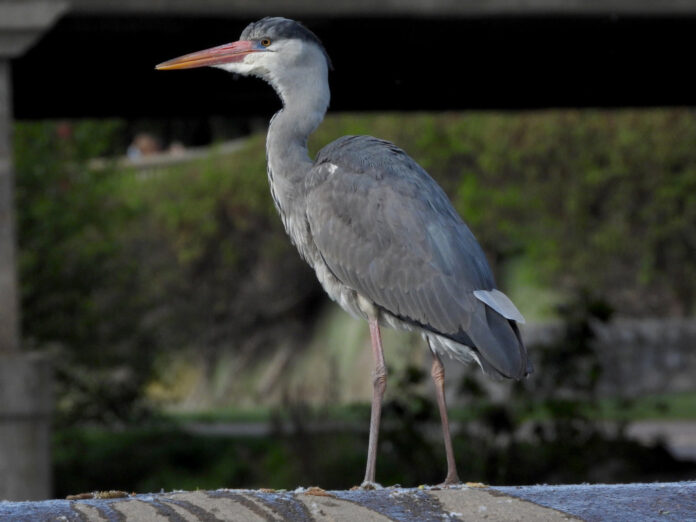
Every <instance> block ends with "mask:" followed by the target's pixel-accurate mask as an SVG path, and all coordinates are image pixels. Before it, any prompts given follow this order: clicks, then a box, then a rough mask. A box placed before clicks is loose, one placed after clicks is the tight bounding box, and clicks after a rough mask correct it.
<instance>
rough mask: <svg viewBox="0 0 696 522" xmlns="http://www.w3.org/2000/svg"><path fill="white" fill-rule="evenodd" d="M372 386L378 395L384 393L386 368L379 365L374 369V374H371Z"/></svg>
mask: <svg viewBox="0 0 696 522" xmlns="http://www.w3.org/2000/svg"><path fill="white" fill-rule="evenodd" d="M372 385H373V387H374V388H375V389H376V390H379V391H380V393H384V390H386V388H387V368H386V367H385V366H384V365H383V364H380V365H378V366H377V367H375V372H374V373H373V374H372Z"/></svg>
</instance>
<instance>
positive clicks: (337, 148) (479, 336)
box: [306, 136, 526, 377]
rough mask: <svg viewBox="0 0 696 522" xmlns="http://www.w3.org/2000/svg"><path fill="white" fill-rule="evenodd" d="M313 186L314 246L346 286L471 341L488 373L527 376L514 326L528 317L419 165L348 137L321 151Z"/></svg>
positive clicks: (370, 141)
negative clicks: (490, 370)
mask: <svg viewBox="0 0 696 522" xmlns="http://www.w3.org/2000/svg"><path fill="white" fill-rule="evenodd" d="M329 164H330V165H331V169H332V171H331V173H330V175H329V172H328V169H329V167H328V165H329ZM306 186H307V195H306V198H307V199H306V205H307V206H306V209H307V210H306V216H307V220H308V223H309V227H310V230H311V233H312V237H313V240H314V242H315V244H316V247H317V249H318V250H319V252H320V254H321V258H322V259H323V260H324V262H325V263H326V265H327V266H328V268H329V269H330V270H331V272H332V273H333V274H335V275H336V277H338V278H339V279H340V280H341V282H342V283H343V284H345V285H347V286H349V287H350V288H352V289H353V290H355V291H357V292H358V293H359V294H361V295H363V296H364V297H366V298H367V299H370V300H371V301H372V302H373V303H375V304H376V305H377V306H379V307H381V308H382V309H384V310H386V311H389V312H391V313H392V314H395V315H397V316H399V317H400V318H402V319H404V320H407V321H411V322H414V323H417V324H419V325H421V326H423V327H425V328H427V329H430V330H431V331H433V332H435V333H438V334H441V335H445V336H447V337H448V338H449V339H452V340H453V341H457V342H459V343H461V344H465V345H467V346H471V344H472V343H473V346H471V348H473V349H476V350H479V353H480V354H481V356H482V358H484V359H486V361H488V363H489V364H488V365H487V366H486V367H488V366H492V367H494V368H495V369H496V371H498V372H500V373H501V374H503V375H505V376H508V377H519V376H521V375H523V374H524V368H526V351H525V349H524V346H523V345H522V343H521V341H520V340H519V338H518V336H517V335H516V333H515V331H514V329H513V328H512V327H511V325H510V324H511V323H510V322H509V321H508V320H512V321H519V322H524V318H523V317H522V314H520V313H519V311H518V310H517V308H515V305H513V304H512V302H511V301H510V300H509V299H508V298H507V297H506V296H505V294H503V293H502V292H500V291H498V290H493V289H494V288H495V283H494V280H493V276H492V274H491V271H490V268H489V267H488V263H487V262H486V257H485V255H484V253H483V251H482V250H481V247H480V246H479V244H478V242H477V241H476V238H475V237H474V235H473V234H472V233H471V231H470V230H469V229H468V227H467V226H466V225H465V224H464V222H463V221H462V220H461V218H460V217H459V215H458V214H457V213H456V211H455V210H454V209H453V208H452V205H451V203H450V202H449V200H448V199H447V196H446V195H445V193H444V192H443V191H442V189H441V188H440V187H439V186H438V185H437V183H435V181H434V180H433V179H432V178H430V176H429V175H428V174H427V173H426V172H425V171H424V170H423V169H422V168H421V167H420V166H419V165H418V164H416V163H415V162H414V161H413V160H412V159H410V158H409V157H408V156H406V154H404V153H403V152H402V151H401V150H400V149H398V148H396V147H395V146H393V145H392V144H390V143H387V142H383V141H380V140H377V139H375V138H370V137H365V136H362V137H355V136H353V137H346V138H341V139H339V140H337V141H335V142H334V143H332V144H330V145H328V146H327V147H325V148H324V149H322V151H320V153H319V155H318V157H317V161H316V163H315V166H314V167H313V169H312V170H311V171H310V173H309V175H308V178H307V182H306ZM462 350H464V348H462ZM482 366H483V365H482Z"/></svg>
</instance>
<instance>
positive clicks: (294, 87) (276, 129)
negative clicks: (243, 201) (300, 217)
mask: <svg viewBox="0 0 696 522" xmlns="http://www.w3.org/2000/svg"><path fill="white" fill-rule="evenodd" d="M322 62H324V60H323V57H322ZM327 73H328V72H327V67H326V64H325V62H324V63H316V64H315V65H314V66H313V67H302V68H298V70H297V71H295V72H294V74H292V75H291V76H289V75H286V76H284V77H282V78H272V79H271V84H272V85H273V87H274V88H275V90H276V92H277V93H278V95H279V96H280V97H281V99H282V100H283V108H282V109H281V110H280V111H279V112H277V113H276V114H275V116H273V119H272V120H271V124H270V127H269V129H268V136H267V139H266V156H267V160H268V178H269V181H270V184H271V191H272V193H273V198H274V200H275V203H276V206H277V207H278V210H279V211H280V214H281V216H283V219H284V220H285V215H287V214H288V213H290V212H293V211H301V212H302V213H304V208H303V207H304V205H303V203H304V177H305V175H306V174H307V172H308V171H309V169H310V168H311V167H312V164H313V162H312V160H311V159H310V158H309V154H308V152H307V139H308V138H309V135H310V134H311V133H312V132H314V130H315V129H316V128H317V126H318V125H319V124H320V123H321V121H322V119H323V118H324V114H325V113H326V109H327V107H328V105H329V98H330V94H329V84H328V78H327ZM300 200H301V201H300ZM286 228H287V224H286Z"/></svg>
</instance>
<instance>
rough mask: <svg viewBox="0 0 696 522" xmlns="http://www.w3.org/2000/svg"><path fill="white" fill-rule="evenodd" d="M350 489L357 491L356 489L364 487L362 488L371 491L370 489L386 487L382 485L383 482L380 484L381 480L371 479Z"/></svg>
mask: <svg viewBox="0 0 696 522" xmlns="http://www.w3.org/2000/svg"><path fill="white" fill-rule="evenodd" d="M350 489H351V491H355V490H356V489H362V490H365V491H370V490H373V489H384V486H382V484H380V483H379V482H372V481H370V480H365V481H363V483H362V484H360V485H359V486H353V487H352V488H350Z"/></svg>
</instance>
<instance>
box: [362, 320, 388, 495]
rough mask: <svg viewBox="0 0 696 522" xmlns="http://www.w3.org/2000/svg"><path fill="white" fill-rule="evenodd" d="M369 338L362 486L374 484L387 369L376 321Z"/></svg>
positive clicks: (372, 322)
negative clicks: (369, 409) (368, 404)
mask: <svg viewBox="0 0 696 522" xmlns="http://www.w3.org/2000/svg"><path fill="white" fill-rule="evenodd" d="M369 324H370V338H371V340H372V355H373V357H374V360H375V371H374V373H373V374H372V378H373V380H372V413H371V415H370V442H369V444H368V447H367V468H366V469H365V480H364V482H363V486H366V485H369V484H371V483H374V482H375V465H376V462H377V439H378V438H379V421H380V418H381V416H382V397H383V396H384V390H386V389H387V368H386V366H385V365H384V352H383V351H382V336H381V335H380V333H379V323H378V322H377V319H370V320H369Z"/></svg>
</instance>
